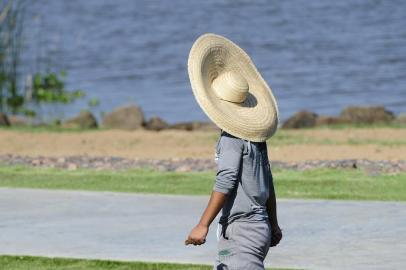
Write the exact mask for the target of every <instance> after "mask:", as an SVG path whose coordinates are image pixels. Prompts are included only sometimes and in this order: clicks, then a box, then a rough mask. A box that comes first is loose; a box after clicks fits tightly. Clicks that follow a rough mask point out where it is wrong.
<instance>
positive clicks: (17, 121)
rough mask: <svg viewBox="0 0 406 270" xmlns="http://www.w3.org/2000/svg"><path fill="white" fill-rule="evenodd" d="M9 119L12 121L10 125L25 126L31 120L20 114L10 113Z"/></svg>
mask: <svg viewBox="0 0 406 270" xmlns="http://www.w3.org/2000/svg"><path fill="white" fill-rule="evenodd" d="M8 121H9V122H10V126H15V127H25V126H28V125H29V120H28V119H27V118H25V117H22V116H19V115H10V116H9V117H8Z"/></svg>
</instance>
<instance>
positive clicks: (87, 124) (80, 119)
mask: <svg viewBox="0 0 406 270" xmlns="http://www.w3.org/2000/svg"><path fill="white" fill-rule="evenodd" d="M61 126H62V127H64V128H83V129H88V128H97V120H96V118H95V117H94V115H93V114H92V113H91V112H89V111H83V112H81V113H80V114H79V115H78V116H75V117H73V118H70V119H68V120H66V121H64V122H62V125H61Z"/></svg>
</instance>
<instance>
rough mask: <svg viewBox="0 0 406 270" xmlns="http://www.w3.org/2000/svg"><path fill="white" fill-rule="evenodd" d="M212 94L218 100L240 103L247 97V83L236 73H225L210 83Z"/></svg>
mask: <svg viewBox="0 0 406 270" xmlns="http://www.w3.org/2000/svg"><path fill="white" fill-rule="evenodd" d="M212 88H213V90H214V93H215V94H216V96H217V97H219V98H220V99H223V100H226V101H230V102H235V103H241V102H243V101H244V100H245V99H246V98H247V95H248V90H249V86H248V82H247V80H246V79H245V78H244V77H243V76H241V75H240V74H238V73H237V72H233V71H227V72H223V73H221V74H220V75H219V76H217V77H216V78H215V79H214V80H213V83H212Z"/></svg>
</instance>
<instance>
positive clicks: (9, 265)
mask: <svg viewBox="0 0 406 270" xmlns="http://www.w3.org/2000/svg"><path fill="white" fill-rule="evenodd" d="M0 265H1V270H113V269H114V270H210V269H213V267H212V266H210V265H197V264H175V263H174V264H172V263H147V262H120V261H107V260H84V259H65V258H46V257H32V256H0ZM267 269H269V270H270V269H271V268H267ZM272 269H275V268H272ZM275 270H276V269H275ZM280 270H282V269H280Z"/></svg>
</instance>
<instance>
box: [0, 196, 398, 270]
mask: <svg viewBox="0 0 406 270" xmlns="http://www.w3.org/2000/svg"><path fill="white" fill-rule="evenodd" d="M207 199H208V197H201V196H193V197H192V196H157V195H136V194H124V193H112V192H82V191H47V190H35V189H11V188H10V189H9V188H0V254H26V255H39V256H63V257H78V258H102V259H116V260H143V261H167V262H168V261H169V262H192V263H208V264H211V263H212V261H213V258H214V256H215V253H216V237H215V231H216V230H215V228H216V227H215V226H212V227H211V230H210V233H209V237H208V241H207V243H206V244H205V245H203V246H200V247H194V246H188V247H186V246H184V245H183V241H184V239H185V237H186V236H187V234H188V233H189V231H190V230H191V228H192V227H193V225H195V223H196V222H197V221H198V219H199V217H200V214H201V212H202V211H203V208H204V207H205V205H206V204H207ZM278 206H279V216H280V217H279V218H280V224H281V227H282V228H283V232H284V239H283V240H282V242H281V244H280V245H279V246H278V247H276V248H271V250H270V252H269V253H268V257H267V259H266V263H267V265H268V266H272V267H289V268H302V269H303V268H305V269H406V203H396V202H354V201H326V200H279V205H278Z"/></svg>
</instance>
